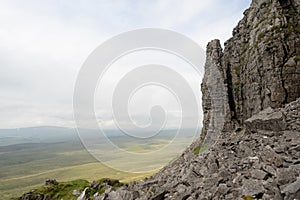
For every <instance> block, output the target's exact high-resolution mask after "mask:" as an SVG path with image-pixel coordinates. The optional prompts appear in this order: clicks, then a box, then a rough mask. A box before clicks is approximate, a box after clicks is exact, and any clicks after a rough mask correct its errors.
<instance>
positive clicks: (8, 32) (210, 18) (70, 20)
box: [0, 0, 250, 128]
mask: <svg viewBox="0 0 300 200" xmlns="http://www.w3.org/2000/svg"><path fill="white" fill-rule="evenodd" d="M0 3H1V6H0V128H16V127H28V126H43V125H55V126H68V127H72V126H74V120H73V111H72V97H73V89H74V83H75V80H76V76H77V73H78V71H79V69H80V67H81V65H82V64H83V62H84V61H85V59H86V58H87V56H88V55H89V54H90V53H91V52H92V51H93V50H94V49H95V48H96V47H97V46H98V45H100V44H101V43H102V42H103V41H105V40H107V39H109V38H110V37H112V36H114V35H116V34H119V33H122V32H125V31H129V30H132V29H137V28H145V27H151V28H152V27H153V28H164V29H170V30H174V31H177V32H179V33H182V34H184V35H187V36H188V37H190V38H191V39H193V40H194V41H196V42H197V43H199V44H200V46H201V47H203V48H205V46H206V44H207V42H208V41H210V40H211V39H215V38H219V39H220V40H221V41H222V43H223V42H225V40H226V39H228V38H229V37H230V36H231V33H232V29H233V27H234V26H235V25H236V24H237V22H238V20H240V19H241V18H242V16H243V15H242V13H243V11H244V10H245V9H246V8H247V7H248V6H249V4H250V0H231V1H228V0H210V1H200V0H186V1H177V0H152V1H146V0H143V1H141V0H140V1H125V0H124V1H121V0H106V1H104V0H103V1H98V0H91V1H84V0H78V1H73V0H65V1H58V0H44V1H37V0H36V1H32V0H28V1H22V0H19V1H18V0H12V1H10V0H7V1H2V0H0ZM195 84H198V83H195ZM147 90H148V91H146V93H147V92H148V93H149V94H153V95H152V98H150V100H149V97H147V98H145V97H143V96H144V95H137V96H136V97H135V98H136V99H140V100H139V101H143V102H145V100H147V103H148V104H151V103H153V102H156V101H158V100H159V99H160V100H162V101H163V103H162V104H166V105H173V104H174V106H176V102H175V101H174V102H172V100H169V98H167V97H166V98H164V94H163V93H164V91H162V90H155V88H148V89H147ZM154 91H156V92H154ZM139 101H137V106H138V102H139ZM151 101H152V102H151ZM131 106H133V108H132V110H133V113H135V114H136V116H138V117H140V118H141V119H142V118H143V112H140V113H139V112H135V108H134V105H131ZM143 106H145V105H141V106H140V107H139V108H141V107H143ZM171 107H172V106H171ZM138 110H140V109H138ZM98 115H100V116H99V117H100V118H101V120H102V121H104V123H103V124H104V125H105V126H107V127H109V126H110V122H111V120H110V117H111V116H110V115H109V114H107V113H106V111H105V109H103V110H101V112H99V113H98ZM175 115H176V114H175ZM176 123H177V121H176V120H174V121H173V124H176ZM171 124H172V123H171Z"/></svg>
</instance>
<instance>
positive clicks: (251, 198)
mask: <svg viewBox="0 0 300 200" xmlns="http://www.w3.org/2000/svg"><path fill="white" fill-rule="evenodd" d="M242 198H243V199H244V200H253V197H251V196H249V195H244V196H242Z"/></svg>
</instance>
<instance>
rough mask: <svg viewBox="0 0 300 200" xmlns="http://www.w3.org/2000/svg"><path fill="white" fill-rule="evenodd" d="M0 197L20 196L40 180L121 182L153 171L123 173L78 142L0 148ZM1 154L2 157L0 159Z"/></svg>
mask: <svg viewBox="0 0 300 200" xmlns="http://www.w3.org/2000/svg"><path fill="white" fill-rule="evenodd" d="M0 158H1V159H0V164H1V165H0V194H1V200H6V199H10V198H12V197H17V196H20V195H21V194H22V193H24V192H28V191H30V190H32V189H33V188H37V187H39V186H41V185H43V184H44V182H45V180H47V179H56V180H57V181H59V182H62V181H72V180H76V179H85V180H87V181H93V180H96V179H100V178H103V177H107V178H112V179H118V180H120V181H122V182H129V181H133V180H142V179H144V178H145V177H148V176H150V175H151V174H153V173H154V172H146V173H126V172H120V171H117V170H114V169H112V168H109V167H107V166H106V165H104V164H102V163H100V162H98V161H96V160H95V159H94V158H93V157H91V156H90V154H89V153H88V152H86V151H85V150H84V149H83V147H82V146H81V145H80V143H60V144H51V145H45V146H39V147H35V145H32V144H31V147H30V145H28V146H26V148H24V149H22V150H16V151H14V150H10V151H6V150H5V149H1V151H0ZM2 158H5V159H2Z"/></svg>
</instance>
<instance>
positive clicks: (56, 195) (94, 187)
mask: <svg viewBox="0 0 300 200" xmlns="http://www.w3.org/2000/svg"><path fill="white" fill-rule="evenodd" d="M123 185H124V184H123V183H121V182H119V181H118V180H116V179H109V178H103V179H100V180H98V181H93V183H92V184H90V183H89V182H88V181H86V180H82V179H78V180H74V181H68V182H62V183H58V184H50V185H44V186H41V187H39V188H36V189H35V190H33V191H32V192H31V195H32V197H33V198H34V199H35V198H37V197H38V196H39V195H44V196H45V195H47V196H48V197H50V198H51V199H70V200H72V199H74V200H75V199H77V196H75V195H73V191H74V190H79V191H83V190H84V189H85V188H87V190H86V196H87V197H88V198H89V199H92V197H93V196H94V194H96V193H98V194H102V193H104V192H105V190H106V189H107V188H108V187H112V188H113V189H117V188H119V187H121V186H123Z"/></svg>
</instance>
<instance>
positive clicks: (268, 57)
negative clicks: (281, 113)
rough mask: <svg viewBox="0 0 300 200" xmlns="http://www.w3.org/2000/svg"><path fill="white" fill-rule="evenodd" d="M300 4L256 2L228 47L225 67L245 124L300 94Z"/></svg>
mask: <svg viewBox="0 0 300 200" xmlns="http://www.w3.org/2000/svg"><path fill="white" fill-rule="evenodd" d="M299 4H300V2H299V1H295V0H284V1H283V0H275V1H272V0H254V1H253V2H252V4H251V7H250V8H249V9H248V10H246V11H245V13H244V14H245V16H244V18H243V19H242V20H241V21H240V22H239V24H238V26H237V27H236V28H235V29H234V30H233V37H232V38H231V39H229V40H228V41H227V42H226V43H225V49H224V56H223V68H225V72H224V73H225V74H226V82H227V83H228V90H229V92H228V95H229V96H228V97H229V102H230V109H231V113H232V116H231V118H232V119H234V120H238V121H239V122H240V123H242V122H244V121H245V120H246V119H248V118H250V117H251V116H253V115H254V114H257V113H258V112H260V111H262V110H264V109H266V108H268V107H271V108H279V107H282V106H284V105H285V104H287V103H289V102H292V101H295V100H296V99H297V98H299V95H300V37H299V34H300V15H299V12H300V6H299Z"/></svg>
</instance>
